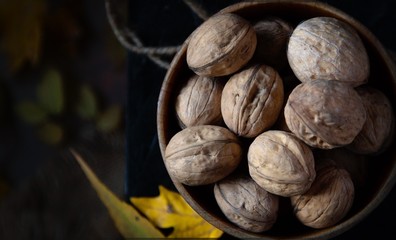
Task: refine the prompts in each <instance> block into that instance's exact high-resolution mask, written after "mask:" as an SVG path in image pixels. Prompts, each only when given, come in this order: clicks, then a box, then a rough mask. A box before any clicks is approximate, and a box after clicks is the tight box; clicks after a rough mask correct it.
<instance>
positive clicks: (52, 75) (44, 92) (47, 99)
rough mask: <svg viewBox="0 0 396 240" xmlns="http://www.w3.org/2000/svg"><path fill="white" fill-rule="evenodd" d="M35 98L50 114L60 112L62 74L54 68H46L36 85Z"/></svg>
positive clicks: (61, 105)
mask: <svg viewBox="0 0 396 240" xmlns="http://www.w3.org/2000/svg"><path fill="white" fill-rule="evenodd" d="M36 90H37V98H38V101H39V103H40V104H41V106H43V108H44V109H45V110H47V111H48V112H49V113H51V114H60V113H61V112H62V110H63V102H64V96H63V84H62V76H61V75H60V73H59V72H58V71H56V70H53V69H50V70H48V71H47V72H46V73H45V75H44V77H43V79H42V80H41V82H40V83H39V85H38V86H37V89H36Z"/></svg>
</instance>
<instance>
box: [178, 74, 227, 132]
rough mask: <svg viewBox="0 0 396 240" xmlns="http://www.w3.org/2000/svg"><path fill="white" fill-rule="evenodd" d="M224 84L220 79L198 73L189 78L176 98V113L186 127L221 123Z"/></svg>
mask: <svg viewBox="0 0 396 240" xmlns="http://www.w3.org/2000/svg"><path fill="white" fill-rule="evenodd" d="M222 90H223V84H222V83H221V82H220V81H218V79H215V78H210V77H201V76H198V75H194V76H192V77H191V78H190V79H188V81H187V83H186V85H185V86H184V87H183V88H182V89H181V90H180V93H179V95H178V96H177V98H176V113H177V116H178V118H179V120H180V121H181V122H182V124H183V125H184V126H186V127H189V126H197V125H210V124H219V123H220V122H221V121H222V116H221V108H220V101H221V92H222Z"/></svg>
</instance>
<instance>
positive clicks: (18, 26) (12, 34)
mask: <svg viewBox="0 0 396 240" xmlns="http://www.w3.org/2000/svg"><path fill="white" fill-rule="evenodd" d="M44 13H45V1H44V0H35V1H31V0H13V1H1V2H0V28H1V30H2V31H1V36H2V38H1V40H0V47H1V49H2V51H3V52H5V53H6V54H7V55H8V57H9V60H10V69H11V70H12V71H16V70H18V69H19V68H20V67H21V66H22V64H24V63H25V62H30V63H32V64H35V63H37V62H38V60H39V56H40V48H41V37H42V36H41V35H42V18H43V15H44Z"/></svg>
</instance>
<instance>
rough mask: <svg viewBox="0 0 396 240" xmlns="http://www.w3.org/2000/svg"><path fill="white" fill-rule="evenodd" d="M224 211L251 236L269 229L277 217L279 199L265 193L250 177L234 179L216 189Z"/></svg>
mask: <svg viewBox="0 0 396 240" xmlns="http://www.w3.org/2000/svg"><path fill="white" fill-rule="evenodd" d="M214 196H215V199H216V202H217V204H218V205H219V207H220V209H221V211H222V212H223V213H224V215H225V216H226V217H227V219H229V220H230V221H231V222H233V223H234V224H236V225H237V226H239V227H240V228H243V229H245V230H247V231H251V232H263V231H266V230H268V229H270V228H271V227H272V226H273V224H274V223H275V222H276V219H277V215H278V205H279V199H278V196H276V195H273V194H271V193H269V192H267V191H265V190H264V189H262V188H261V187H260V186H259V185H257V183H255V182H254V181H253V180H252V179H251V178H250V177H248V176H241V175H232V176H229V177H227V178H225V179H223V180H221V181H219V182H218V183H216V185H215V186H214Z"/></svg>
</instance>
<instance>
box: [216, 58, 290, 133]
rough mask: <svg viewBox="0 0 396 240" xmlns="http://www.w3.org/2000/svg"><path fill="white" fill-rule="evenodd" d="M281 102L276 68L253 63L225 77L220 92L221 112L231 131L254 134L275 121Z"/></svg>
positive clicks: (279, 83)
mask: <svg viewBox="0 0 396 240" xmlns="http://www.w3.org/2000/svg"><path fill="white" fill-rule="evenodd" d="M282 104H283V83H282V79H281V78H280V76H279V74H278V73H277V71H275V70H274V69H273V68H272V67H270V66H266V65H255V66H253V67H250V68H247V69H246V70H243V71H241V72H239V73H237V74H234V75H233V76H232V77H231V78H230V79H229V80H228V82H227V83H226V85H225V86H224V89H223V93H222V96H221V113H222V115H223V119H224V122H225V124H226V125H227V127H228V128H229V129H230V130H231V131H233V132H234V133H236V134H237V135H239V136H243V137H255V136H257V135H259V134H260V133H262V132H263V131H264V130H266V129H269V128H270V127H271V126H272V125H273V124H274V123H275V122H276V119H277V118H278V116H279V113H280V111H281V109H282Z"/></svg>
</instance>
